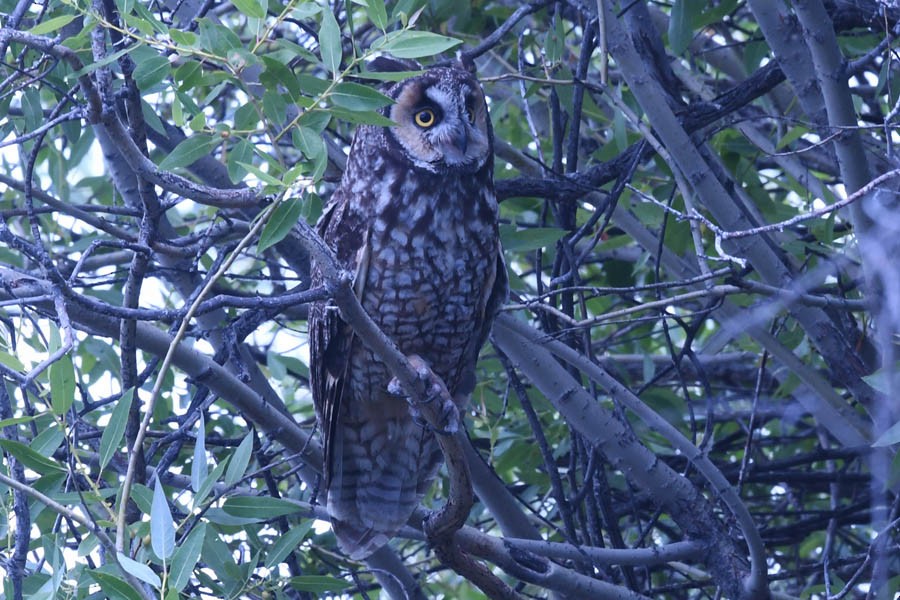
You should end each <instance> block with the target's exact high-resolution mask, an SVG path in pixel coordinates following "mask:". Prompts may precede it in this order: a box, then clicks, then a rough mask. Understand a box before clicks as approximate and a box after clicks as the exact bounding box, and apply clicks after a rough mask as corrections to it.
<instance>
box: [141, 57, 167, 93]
mask: <svg viewBox="0 0 900 600" xmlns="http://www.w3.org/2000/svg"><path fill="white" fill-rule="evenodd" d="M171 70H172V65H171V63H169V60H168V59H167V58H166V57H164V56H152V57H150V58H147V59H145V60H142V61H140V62H138V64H137V66H136V67H135V68H134V82H135V83H136V84H137V86H138V88H140V89H141V90H144V91H146V90H149V89H150V88H152V87H153V86H155V85H156V84H158V83H160V82H161V81H163V80H164V79H165V78H166V77H168V75H169V72H170V71H171Z"/></svg>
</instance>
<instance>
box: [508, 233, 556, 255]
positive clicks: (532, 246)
mask: <svg viewBox="0 0 900 600" xmlns="http://www.w3.org/2000/svg"><path fill="white" fill-rule="evenodd" d="M564 235H566V232H565V230H564V229H558V228H556V227H533V228H530V229H520V230H518V231H516V230H514V229H510V228H504V229H502V230H501V231H500V239H501V240H502V242H503V249H504V250H509V251H511V252H525V251H528V250H537V249H538V248H546V247H548V246H552V245H553V244H555V243H556V241H557V240H559V239H560V238H562V237H563V236H564Z"/></svg>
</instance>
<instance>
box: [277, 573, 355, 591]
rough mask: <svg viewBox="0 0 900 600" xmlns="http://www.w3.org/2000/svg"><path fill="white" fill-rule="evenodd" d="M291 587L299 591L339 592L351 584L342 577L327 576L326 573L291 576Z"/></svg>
mask: <svg viewBox="0 0 900 600" xmlns="http://www.w3.org/2000/svg"><path fill="white" fill-rule="evenodd" d="M290 583H291V587H292V588H294V589H295V590H297V591H300V592H312V593H314V594H324V593H326V592H339V591H341V590H343V589H346V588H348V587H350V586H351V585H352V584H351V583H350V582H349V581H344V580H343V579H336V578H334V577H328V576H327V575H301V576H300V577H291V580H290Z"/></svg>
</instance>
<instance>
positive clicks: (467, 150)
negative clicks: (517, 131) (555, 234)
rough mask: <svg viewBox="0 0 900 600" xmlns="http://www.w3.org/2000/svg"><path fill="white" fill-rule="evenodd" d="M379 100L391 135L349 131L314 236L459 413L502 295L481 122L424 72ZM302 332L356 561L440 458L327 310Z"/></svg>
mask: <svg viewBox="0 0 900 600" xmlns="http://www.w3.org/2000/svg"><path fill="white" fill-rule="evenodd" d="M386 93H387V94H388V95H389V96H391V97H392V98H394V99H395V104H393V105H392V106H390V107H388V109H386V114H387V115H388V116H390V117H391V118H392V120H394V122H395V123H397V125H396V126H395V127H391V128H382V127H374V126H361V127H360V128H359V129H358V130H357V133H356V136H355V138H354V140H353V144H352V146H351V149H350V156H349V158H348V161H347V169H346V171H345V172H344V176H343V179H342V181H341V184H340V186H339V187H338V189H337V190H336V191H335V192H334V194H333V195H332V197H331V200H330V202H329V204H328V206H327V207H326V211H325V213H324V215H323V217H322V219H321V221H320V223H319V226H318V227H319V233H320V234H321V235H322V236H323V238H324V239H325V241H326V242H327V243H328V244H329V245H330V246H331V247H332V248H333V249H334V250H335V252H336V254H337V256H338V259H339V260H340V262H341V263H342V265H343V266H344V267H345V268H347V269H349V270H350V271H352V272H353V273H355V275H356V279H355V281H354V286H355V290H356V293H357V295H358V296H359V299H360V302H361V303H362V305H363V307H364V308H365V309H366V311H367V312H368V313H369V315H370V316H371V317H372V318H373V320H374V321H375V322H376V323H377V324H378V325H379V326H380V327H381V329H382V330H383V331H384V332H385V333H386V334H387V335H388V336H389V337H391V339H393V340H394V341H395V343H396V344H397V345H398V347H399V348H400V350H401V351H403V352H404V353H406V354H408V355H412V354H417V355H419V356H420V357H422V358H423V359H424V360H425V361H426V362H428V364H429V365H430V366H431V368H432V370H433V371H434V372H435V373H436V374H437V375H438V376H439V377H441V378H442V379H443V380H444V382H445V383H446V384H447V387H448V389H449V390H450V392H451V394H452V395H454V397H456V398H459V400H460V401H463V399H464V396H465V395H466V394H469V393H471V391H472V387H473V385H474V367H475V362H476V360H477V357H478V352H479V349H480V348H481V346H482V344H483V343H484V341H485V339H486V337H487V335H488V332H489V330H490V325H491V322H492V320H493V317H494V314H495V313H496V311H497V309H498V307H499V305H500V304H501V303H502V302H503V300H504V298H505V294H506V271H505V268H504V266H503V259H502V256H501V253H500V247H499V238H498V231H497V212H498V208H497V201H496V198H495V197H494V189H493V173H492V170H493V161H492V144H493V141H492V133H491V126H490V119H489V117H488V114H487V107H486V104H485V101H484V95H483V93H482V91H481V88H480V86H479V85H478V83H477V81H476V80H475V79H474V77H473V76H472V75H471V74H470V73H468V72H466V71H462V70H458V69H452V68H436V69H431V70H427V71H425V72H424V73H423V74H422V75H420V76H417V77H414V78H411V79H408V80H406V81H402V82H399V83H396V84H394V85H392V86H390V87H389V88H388V89H387V91H386ZM423 111H426V112H423ZM420 113H422V114H420ZM417 115H419V117H420V118H419V119H418V120H417V119H416V116H417ZM430 117H434V122H432V121H431V120H430ZM423 124H425V125H427V126H425V125H423ZM313 277H314V279H318V278H319V274H318V272H317V271H316V270H315V269H314V275H313ZM314 283H315V282H314ZM309 330H310V344H311V355H312V363H313V364H312V376H311V379H312V391H313V397H314V400H315V404H316V411H317V415H318V417H319V420H320V423H321V429H322V432H323V436H324V442H325V485H326V488H327V507H328V510H329V513H330V515H331V519H332V524H333V526H334V531H335V534H336V536H337V539H338V543H339V545H340V547H341V549H342V550H343V551H344V552H345V553H347V554H348V555H349V556H351V557H352V558H363V557H365V556H368V555H369V554H370V553H371V552H373V551H375V550H376V549H377V548H379V547H380V546H382V545H384V544H386V543H387V542H388V541H389V540H390V539H391V538H392V537H393V536H394V535H395V534H396V532H397V531H398V530H399V529H400V528H401V527H402V526H403V525H404V524H405V523H406V521H407V520H408V519H409V516H410V515H411V513H412V511H413V510H414V509H415V507H416V505H417V504H418V502H419V500H420V498H421V497H422V495H423V494H424V493H425V492H426V491H427V489H428V486H429V485H430V483H431V481H432V480H433V478H434V476H435V473H436V471H437V468H438V465H439V464H440V458H441V457H440V452H439V450H438V448H437V444H436V443H435V441H434V438H433V434H432V433H431V432H429V431H427V430H426V429H424V428H422V427H421V426H420V425H419V424H417V423H416V422H414V421H413V419H412V418H411V417H410V414H409V409H408V406H407V403H406V399H405V398H402V397H397V396H395V395H392V394H390V393H389V392H388V391H387V385H388V382H389V381H390V379H391V375H390V373H389V372H388V370H387V368H386V367H385V366H384V364H382V363H381V361H379V360H378V358H377V357H376V356H374V354H373V353H372V352H371V351H369V349H368V348H367V347H366V346H365V345H364V344H363V343H362V342H361V341H360V340H359V339H357V338H356V337H355V336H354V334H353V332H352V331H351V330H350V328H349V327H348V326H347V325H346V324H345V323H344V322H343V321H341V319H340V317H339V316H338V315H337V313H336V311H335V310H334V308H332V307H330V306H329V305H328V304H327V303H318V304H316V305H314V306H313V307H312V308H311V310H310V319H309Z"/></svg>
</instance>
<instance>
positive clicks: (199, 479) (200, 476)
mask: <svg viewBox="0 0 900 600" xmlns="http://www.w3.org/2000/svg"><path fill="white" fill-rule="evenodd" d="M207 475H209V465H208V463H207V462H206V421H205V420H204V419H203V414H202V413H201V414H200V418H199V419H198V420H197V440H196V441H195V442H194V462H193V464H192V465H191V489H192V490H194V491H195V492H196V491H197V490H199V489H200V484H202V483H203V481H204V480H205V479H206V476H207Z"/></svg>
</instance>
